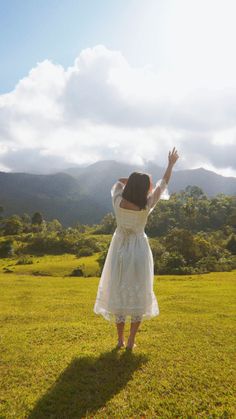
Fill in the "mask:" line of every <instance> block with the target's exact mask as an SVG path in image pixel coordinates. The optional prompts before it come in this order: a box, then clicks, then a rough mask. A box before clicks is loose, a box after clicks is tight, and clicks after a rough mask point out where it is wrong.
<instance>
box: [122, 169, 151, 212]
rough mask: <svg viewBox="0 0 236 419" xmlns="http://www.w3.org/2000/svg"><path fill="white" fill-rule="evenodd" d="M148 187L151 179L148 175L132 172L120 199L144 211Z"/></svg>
mask: <svg viewBox="0 0 236 419" xmlns="http://www.w3.org/2000/svg"><path fill="white" fill-rule="evenodd" d="M150 185H151V178H150V175H149V174H147V173H141V172H133V173H131V175H130V176H129V178H128V181H127V183H126V185H125V187H124V190H123V193H122V198H124V199H127V201H129V202H132V203H133V204H135V205H137V206H138V207H139V208H140V209H145V208H146V205H147V196H148V192H149V189H150Z"/></svg>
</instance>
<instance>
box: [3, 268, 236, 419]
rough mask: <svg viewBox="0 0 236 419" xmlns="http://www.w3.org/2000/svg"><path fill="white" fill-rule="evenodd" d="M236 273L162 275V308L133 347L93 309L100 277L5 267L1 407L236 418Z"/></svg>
mask: <svg viewBox="0 0 236 419" xmlns="http://www.w3.org/2000/svg"><path fill="white" fill-rule="evenodd" d="M63 263H65V260H64V261H63ZM68 263H69V262H68ZM29 266H30V265H29ZM45 269H46V268H45ZM234 280H235V272H230V273H212V274H208V275H198V276H197V275H195V276H185V277H184V276H181V277H178V276H162V277H156V278H155V286H154V290H155V293H156V296H157V298H158V302H159V305H160V316H159V317H156V318H153V319H152V320H150V321H146V322H143V324H142V325H141V327H140V329H139V331H138V333H137V338H136V343H137V345H138V346H137V348H136V351H135V352H134V353H133V354H127V353H126V352H125V350H122V351H120V352H118V353H117V352H116V351H115V350H114V347H115V344H116V331H115V327H114V325H111V324H110V323H108V322H107V321H105V320H104V319H103V318H102V317H100V316H96V315H95V314H94V313H93V304H94V301H95V296H96V292H97V285H98V278H95V277H91V278H76V277H66V278H62V277H35V276H34V277H33V276H30V275H26V274H21V275H18V274H15V273H10V274H6V273H5V274H1V279H0V281H1V289H2V292H1V305H0V307H1V308H0V310H1V312H0V314H1V342H0V345H1V401H0V406H1V407H0V416H1V417H4V418H13V417H17V418H26V417H29V418H46V417H57V418H59V417H66V418H72V417H73V418H77V417H78V418H79V417H85V416H86V414H87V415H93V417H99V418H104V417H114V418H121V417H122V418H123V417H141V416H143V417H148V418H153V417H165V418H173V417H196V416H198V417H225V418H229V417H235V414H236V412H235V410H234V402H235V400H234V392H233V382H234V372H235V371H234V368H233V365H234V364H233V355H234V344H235V339H234V332H235V328H234V319H235V317H234V311H233V302H234V301H233V300H234V295H235V294H234V292H233V291H234ZM127 333H128V326H126V336H127ZM210 415H211V416H210Z"/></svg>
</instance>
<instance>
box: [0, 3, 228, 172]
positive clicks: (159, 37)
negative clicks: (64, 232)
mask: <svg viewBox="0 0 236 419" xmlns="http://www.w3.org/2000/svg"><path fill="white" fill-rule="evenodd" d="M0 11H1V13H0V27H1V37H0V54H1V66H0V170H6V171H22V170H23V171H27V170H28V171H31V172H34V171H36V172H45V173H47V172H50V171H56V170H63V168H65V167H70V166H73V165H76V164H80V163H83V164H84V163H86V164H89V163H93V162H95V161H97V160H103V159H117V160H120V161H124V162H126V161H128V162H132V163H135V164H137V165H142V163H143V161H144V160H154V161H155V162H156V163H157V164H159V165H160V166H165V164H166V158H167V157H166V156H167V155H168V151H169V149H171V148H172V147H173V146H175V147H177V149H178V151H179V155H180V159H179V160H178V168H179V169H186V168H196V167H205V168H206V169H210V170H214V171H216V172H217V173H220V174H223V175H226V176H236V162H235V158H234V156H235V151H236V122H235V121H236V113H235V112H236V111H235V109H236V78H235V74H236V58H235V54H234V50H235V39H236V26H235V14H236V3H235V1H234V0H225V1H224V2H222V0H198V1H196V0H84V1H81V0H77V1H76V0H67V1H65V0H58V1H56V0H40V1H39V0H24V1H20V0H18V1H16V0H8V1H5V0H4V1H3V0H0Z"/></svg>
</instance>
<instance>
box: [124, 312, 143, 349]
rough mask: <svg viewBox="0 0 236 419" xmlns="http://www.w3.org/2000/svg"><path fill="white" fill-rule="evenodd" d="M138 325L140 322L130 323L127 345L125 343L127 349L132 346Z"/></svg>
mask: <svg viewBox="0 0 236 419" xmlns="http://www.w3.org/2000/svg"><path fill="white" fill-rule="evenodd" d="M131 320H132V319H131ZM140 324H141V321H131V323H130V333H129V338H128V343H127V346H128V347H129V348H132V347H133V345H134V341H135V335H136V333H137V331H138V328H139V326H140Z"/></svg>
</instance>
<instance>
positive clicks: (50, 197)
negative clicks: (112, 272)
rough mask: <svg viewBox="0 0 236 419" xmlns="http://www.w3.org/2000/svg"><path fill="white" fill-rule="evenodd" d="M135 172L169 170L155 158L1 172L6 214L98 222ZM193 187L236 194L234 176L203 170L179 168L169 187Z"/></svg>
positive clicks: (157, 174) (0, 190) (156, 174)
mask: <svg viewBox="0 0 236 419" xmlns="http://www.w3.org/2000/svg"><path fill="white" fill-rule="evenodd" d="M133 171H141V172H146V173H150V174H151V175H152V179H153V182H156V181H157V180H158V179H160V178H161V177H162V176H163V174H164V171H165V169H163V168H161V167H159V166H157V165H156V164H155V163H154V162H151V161H148V162H146V163H145V165H144V166H142V168H141V167H140V166H136V165H133V164H128V163H122V162H118V161H116V160H103V161H97V162H95V163H93V164H90V165H88V166H78V168H77V167H73V168H68V169H66V170H64V171H63V172H58V173H53V174H48V175H40V174H30V173H21V172H20V173H6V172H0V205H1V206H2V207H3V208H4V212H3V215H4V216H9V215H12V214H19V215H22V214H23V213H28V214H29V215H32V214H33V213H34V212H35V211H40V212H41V213H42V215H43V217H44V218H45V219H46V220H52V219H53V218H57V219H58V220H59V221H60V222H61V223H62V224H63V225H64V226H66V227H68V226H73V225H75V224H76V223H77V222H80V223H83V224H96V223H99V222H100V221H101V219H102V218H103V217H104V215H105V214H107V213H108V212H111V211H112V204H111V193H110V190H111V186H112V185H113V184H114V182H115V181H116V180H117V179H119V178H120V177H128V176H129V175H130V174H131V173H132V172H133ZM188 185H197V186H199V187H200V188H201V189H202V190H203V191H204V192H205V193H206V194H207V195H208V196H209V197H213V196H215V195H217V194H219V193H224V194H226V195H236V178H234V177H224V176H221V175H218V174H216V173H214V172H211V171H209V170H205V169H203V168H199V169H192V170H176V171H173V175H172V178H171V180H170V182H169V186H168V189H169V192H170V193H174V192H179V191H180V190H184V189H185V188H186V186H188Z"/></svg>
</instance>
